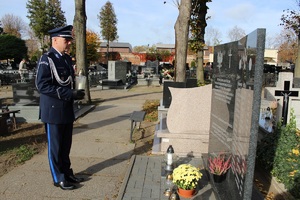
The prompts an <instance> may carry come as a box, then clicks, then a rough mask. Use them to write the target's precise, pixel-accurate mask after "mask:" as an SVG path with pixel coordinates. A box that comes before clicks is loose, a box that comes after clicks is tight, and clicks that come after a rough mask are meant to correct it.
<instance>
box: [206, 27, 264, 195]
mask: <svg viewBox="0 0 300 200" xmlns="http://www.w3.org/2000/svg"><path fill="white" fill-rule="evenodd" d="M265 34H266V30H265V29H257V30H255V31H254V32H252V33H250V34H249V35H247V36H245V37H244V38H242V39H241V40H239V41H235V42H231V43H226V44H222V45H218V46H216V47H215V48H214V68H213V70H214V71H213V79H212V84H213V86H212V88H213V91H212V105H211V108H212V109H211V124H210V136H209V147H208V152H209V154H210V153H219V152H226V153H227V154H229V155H231V156H232V160H231V166H232V167H231V169H230V170H229V172H228V173H227V175H226V176H227V177H226V181H224V182H222V183H214V182H213V186H214V187H215V189H216V191H217V196H218V197H219V199H231V200H250V199H260V198H259V192H257V191H256V190H254V189H253V175H254V168H255V157H256V145H257V137H258V127H259V112H260V110H259V109H260V104H261V91H262V76H261V74H263V65H264V46H265ZM209 154H208V155H209ZM211 180H213V179H211Z"/></svg>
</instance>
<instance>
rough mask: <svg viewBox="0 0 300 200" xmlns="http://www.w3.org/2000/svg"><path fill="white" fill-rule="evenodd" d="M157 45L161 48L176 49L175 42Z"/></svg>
mask: <svg viewBox="0 0 300 200" xmlns="http://www.w3.org/2000/svg"><path fill="white" fill-rule="evenodd" d="M155 46H156V48H161V49H175V44H156V45H155Z"/></svg>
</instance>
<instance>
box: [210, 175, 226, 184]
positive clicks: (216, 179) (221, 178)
mask: <svg viewBox="0 0 300 200" xmlns="http://www.w3.org/2000/svg"><path fill="white" fill-rule="evenodd" d="M213 179H214V182H215V183H222V182H223V181H225V180H226V174H221V175H217V174H213Z"/></svg>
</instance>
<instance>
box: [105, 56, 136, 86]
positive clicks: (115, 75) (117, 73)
mask: <svg viewBox="0 0 300 200" xmlns="http://www.w3.org/2000/svg"><path fill="white" fill-rule="evenodd" d="M130 69H131V62H125V61H111V60H110V61H108V80H117V79H120V80H122V83H123V84H125V83H126V74H127V73H128V71H129V70H130Z"/></svg>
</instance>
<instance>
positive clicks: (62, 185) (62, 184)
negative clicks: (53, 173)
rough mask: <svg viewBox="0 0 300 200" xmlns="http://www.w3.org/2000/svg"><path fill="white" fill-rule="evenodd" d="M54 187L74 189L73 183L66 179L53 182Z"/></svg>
mask: <svg viewBox="0 0 300 200" xmlns="http://www.w3.org/2000/svg"><path fill="white" fill-rule="evenodd" d="M54 185H55V186H56V187H60V188H61V189H63V190H73V189H75V185H72V184H71V183H69V182H68V181H61V182H59V183H54Z"/></svg>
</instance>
